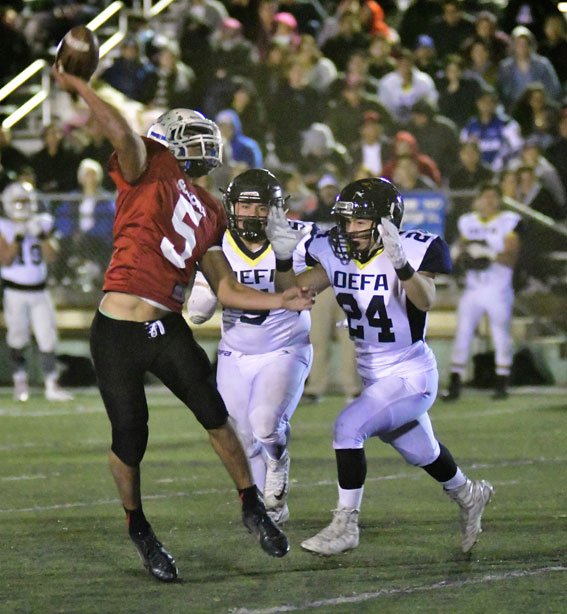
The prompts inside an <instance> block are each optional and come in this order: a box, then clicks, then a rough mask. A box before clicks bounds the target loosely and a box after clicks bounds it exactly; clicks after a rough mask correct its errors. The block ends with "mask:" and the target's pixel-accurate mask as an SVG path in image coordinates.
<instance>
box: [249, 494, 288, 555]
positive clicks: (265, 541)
mask: <svg viewBox="0 0 567 614" xmlns="http://www.w3.org/2000/svg"><path fill="white" fill-rule="evenodd" d="M242 522H243V523H244V526H245V527H246V528H247V529H248V530H249V531H250V533H252V535H254V537H256V539H257V540H258V541H259V542H260V546H262V549H263V550H264V551H265V552H267V553H268V554H269V555H270V556H277V557H282V556H285V555H286V554H287V553H288V552H289V542H288V541H287V537H286V536H285V533H283V532H282V531H280V529H278V527H277V526H276V524H275V523H274V521H273V520H272V519H271V518H270V517H269V516H268V513H267V512H266V508H265V507H264V504H263V503H262V502H261V501H260V500H258V504H257V505H255V506H254V507H251V508H248V509H244V510H242Z"/></svg>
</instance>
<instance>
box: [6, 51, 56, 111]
mask: <svg viewBox="0 0 567 614" xmlns="http://www.w3.org/2000/svg"><path fill="white" fill-rule="evenodd" d="M46 65H47V62H46V61H45V60H35V62H32V63H31V64H30V65H29V66H28V67H27V68H24V70H22V72H21V73H20V74H19V75H16V76H15V77H14V78H13V79H10V81H8V83H6V85H5V86H4V87H2V88H0V101H2V100H4V98H6V96H9V95H10V94H11V93H12V92H13V91H14V90H16V89H18V88H19V87H20V85H23V84H24V83H25V82H26V81H27V80H28V79H31V77H33V76H34V75H35V74H36V72H38V71H39V70H41V69H42V68H43V67H44V66H46Z"/></svg>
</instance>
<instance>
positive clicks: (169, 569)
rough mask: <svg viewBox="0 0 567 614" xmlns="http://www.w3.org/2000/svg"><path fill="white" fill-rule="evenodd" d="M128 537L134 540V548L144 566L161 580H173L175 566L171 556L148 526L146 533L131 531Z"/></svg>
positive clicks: (175, 576) (175, 574) (175, 575)
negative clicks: (148, 529) (148, 530)
mask: <svg viewBox="0 0 567 614" xmlns="http://www.w3.org/2000/svg"><path fill="white" fill-rule="evenodd" d="M130 539H131V540H132V541H133V542H134V546H136V550H137V551H138V554H139V555H140V558H141V559H142V563H143V564H144V567H145V568H146V569H147V570H148V571H149V572H150V573H151V574H152V576H155V577H156V578H157V579H158V580H161V581H162V582H173V580H175V578H177V567H176V566H175V561H174V560H173V557H172V556H171V554H169V552H167V550H166V549H165V548H164V547H163V545H162V543H161V542H160V541H159V539H158V538H157V537H156V536H155V534H154V532H153V531H152V529H151V528H150V532H149V533H148V534H147V535H144V536H142V535H141V534H140V533H131V534H130Z"/></svg>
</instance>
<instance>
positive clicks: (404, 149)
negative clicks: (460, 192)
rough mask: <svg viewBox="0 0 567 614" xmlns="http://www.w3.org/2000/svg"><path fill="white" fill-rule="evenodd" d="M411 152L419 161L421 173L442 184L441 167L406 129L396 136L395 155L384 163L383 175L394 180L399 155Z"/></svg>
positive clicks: (417, 161) (418, 167) (394, 143)
mask: <svg viewBox="0 0 567 614" xmlns="http://www.w3.org/2000/svg"><path fill="white" fill-rule="evenodd" d="M407 154H410V155H411V157H412V158H413V159H414V160H415V161H416V163H417V169H418V171H419V174H420V175H425V176H426V177H429V178H430V179H431V180H433V182H434V183H435V184H436V185H437V186H440V185H441V173H440V172H439V167H438V166H437V164H435V162H434V161H433V160H432V159H431V158H430V157H429V156H428V155H426V154H423V153H421V152H420V151H419V146H418V144H417V141H416V138H415V137H414V136H413V134H411V133H410V132H407V131H406V130H400V131H399V132H398V133H396V135H395V136H394V141H393V156H392V157H391V158H390V159H389V160H388V161H387V162H386V163H385V164H384V168H383V169H382V176H383V177H385V178H386V179H389V180H392V177H393V175H394V170H395V168H396V164H397V161H398V157H399V156H403V155H407Z"/></svg>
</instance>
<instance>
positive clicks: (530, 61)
mask: <svg viewBox="0 0 567 614" xmlns="http://www.w3.org/2000/svg"><path fill="white" fill-rule="evenodd" d="M535 45H536V43H535V38H534V36H533V34H532V33H531V32H530V30H528V28H526V27H525V26H516V27H515V28H514V29H513V30H512V55H511V56H510V57H509V58H506V59H505V60H502V61H501V62H500V63H499V65H498V90H499V92H500V98H501V100H502V102H503V103H504V106H505V107H506V109H507V110H508V111H509V110H510V109H511V108H512V105H513V104H514V103H515V102H516V101H517V100H518V98H520V96H521V94H522V92H523V91H524V90H525V89H526V88H527V87H528V86H530V85H531V84H533V83H536V82H539V83H542V84H543V86H544V87H545V90H546V91H547V94H548V96H549V98H550V99H551V100H555V101H557V102H559V101H560V100H561V96H562V89H561V83H560V82H559V78H558V77H557V73H556V72H555V68H553V65H552V64H551V62H550V61H549V60H548V59H547V58H545V57H543V56H542V55H539V54H538V53H536V51H535Z"/></svg>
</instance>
